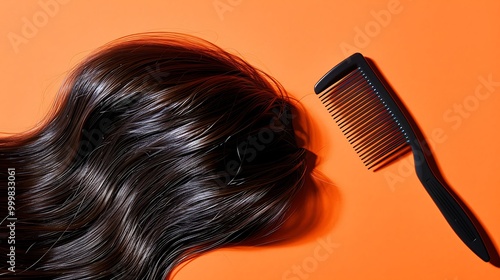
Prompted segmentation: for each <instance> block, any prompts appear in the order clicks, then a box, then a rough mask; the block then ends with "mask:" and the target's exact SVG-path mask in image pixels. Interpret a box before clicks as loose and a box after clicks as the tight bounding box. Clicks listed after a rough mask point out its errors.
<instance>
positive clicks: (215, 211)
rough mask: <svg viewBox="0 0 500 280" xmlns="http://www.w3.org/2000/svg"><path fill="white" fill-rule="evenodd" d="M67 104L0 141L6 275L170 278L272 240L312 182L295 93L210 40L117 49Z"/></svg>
mask: <svg viewBox="0 0 500 280" xmlns="http://www.w3.org/2000/svg"><path fill="white" fill-rule="evenodd" d="M58 96H59V98H58V99H57V102H56V103H55V105H54V107H53V110H52V111H51V113H50V114H49V115H48V116H47V118H46V119H45V121H44V122H43V123H42V125H39V126H38V127H36V128H35V129H32V130H30V131H27V132H25V133H21V134H16V135H10V136H4V137H3V138H1V139H0V186H1V187H0V188H1V191H2V193H1V195H0V197H1V203H0V214H1V217H2V219H3V222H2V227H1V229H0V239H1V246H0V247H1V256H2V258H7V262H6V261H5V259H4V260H2V261H1V262H0V267H1V271H0V273H1V274H2V279H11V278H12V279H14V278H16V277H20V278H22V279H61V280H62V279H160V278H165V277H168V276H169V275H171V273H172V270H173V269H174V268H175V267H176V266H178V265H179V264H181V263H183V262H185V261H186V260H190V259H192V258H194V257H196V256H199V255H200V254H202V253H204V252H207V251H210V250H214V249H217V248H221V247H225V246H233V245H242V244H243V245H244V244H250V243H252V242H255V241H256V240H257V241H258V242H260V241H262V242H264V241H263V240H266V238H269V237H270V236H271V235H272V234H273V233H274V232H276V231H277V230H278V229H280V227H281V226H282V225H283V224H284V221H285V219H286V217H287V213H288V211H289V209H290V206H291V203H292V200H294V198H295V197H296V196H297V193H298V191H299V190H300V189H301V187H302V186H303V183H304V173H305V170H306V164H305V150H304V149H303V148H300V147H298V145H297V143H296V140H295V135H294V129H293V126H292V117H293V114H292V112H293V111H294V110H295V108H294V106H293V103H292V101H291V100H290V97H288V95H287V93H286V92H285V90H284V89H283V87H282V86H281V85H280V84H279V83H278V82H277V81H276V80H274V79H273V78H272V77H270V76H269V75H266V74H265V73H263V72H262V71H260V70H258V69H256V68H254V67H252V66H251V65H250V64H248V63H247V62H245V61H244V60H243V59H241V58H239V57H238V56H236V55H233V54H230V53H228V52H226V51H224V50H222V49H221V48H219V47H217V46H215V45H213V44H211V43H209V42H207V41H204V40H202V39H198V38H195V37H191V36H187V35H181V34H175V33H146V34H138V35H132V36H127V37H124V38H121V39H118V40H116V41H113V42H111V43H109V44H107V45H105V46H104V47H102V48H100V49H98V50H97V51H95V52H93V53H92V54H90V55H89V56H88V57H87V58H86V59H85V60H84V61H83V62H82V63H81V64H79V65H78V66H77V67H76V68H75V69H73V71H72V72H71V73H70V74H69V76H68V77H67V78H66V80H65V81H64V83H63V85H62V87H61V88H60V92H59V95H58ZM6 225H11V226H6ZM259 240H260V241H259ZM12 253H14V254H15V256H14V257H12ZM12 260H14V262H12ZM9 261H10V263H9ZM12 267H15V268H12ZM9 268H10V269H9ZM14 270H15V272H14Z"/></svg>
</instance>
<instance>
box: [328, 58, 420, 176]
mask: <svg viewBox="0 0 500 280" xmlns="http://www.w3.org/2000/svg"><path fill="white" fill-rule="evenodd" d="M319 98H320V100H321V102H323V104H324V105H325V106H326V108H327V109H328V112H329V113H330V114H331V115H332V117H333V119H334V120H335V122H336V123H337V124H338V126H339V127H340V129H341V130H342V132H343V133H344V135H345V136H346V137H347V140H349V143H350V144H351V145H352V146H353V148H354V150H355V151H356V153H357V154H358V156H359V157H360V158H361V160H362V161H363V163H364V164H365V166H366V167H368V169H373V170H377V169H378V168H380V167H382V166H383V165H385V164H387V163H388V162H390V161H392V160H394V159H395V158H397V157H399V156H401V155H402V154H404V153H406V152H408V151H409V150H410V145H409V138H408V136H407V134H406V132H405V131H404V129H403V128H402V126H401V124H400V123H399V121H398V119H397V118H396V116H395V115H394V114H393V113H392V111H391V110H390V108H389V107H388V106H387V104H386V103H385V101H384V100H383V99H382V97H381V96H380V94H379V92H378V90H377V89H376V88H375V87H374V86H373V85H372V83H371V82H370V80H369V78H368V77H367V75H366V74H365V73H364V72H363V70H362V69H361V68H360V67H358V68H356V69H354V70H352V71H351V72H349V73H348V74H347V75H345V76H344V77H342V78H341V79H340V80H338V81H337V82H336V83H333V84H332V85H331V86H329V87H328V88H327V89H326V90H325V91H324V92H323V93H322V94H321V95H320V96H319Z"/></svg>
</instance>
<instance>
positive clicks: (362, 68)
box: [314, 53, 490, 262]
mask: <svg viewBox="0 0 500 280" xmlns="http://www.w3.org/2000/svg"><path fill="white" fill-rule="evenodd" d="M374 69H375V68H374V67H371V66H370V64H369V63H368V61H367V60H366V59H365V58H364V57H363V55H362V54H360V53H355V54H353V55H351V56H350V57H348V58H347V59H345V60H344V61H342V62H341V63H339V64H338V65H337V66H335V67H334V68H332V69H331V70H330V71H329V72H328V73H326V74H325V75H324V76H323V77H322V78H321V79H320V80H319V81H318V83H316V85H315V86H314V91H315V93H316V94H317V95H318V96H319V98H320V100H321V102H322V103H323V104H324V105H325V107H326V108H327V110H328V112H329V113H330V114H331V116H332V117H333V119H334V120H335V122H336V123H337V125H338V126H339V127H340V129H341V130H342V132H343V133H344V135H345V136H346V137H347V140H348V141H349V143H350V144H351V145H352V147H353V148H354V150H355V151H356V153H357V154H358V156H359V157H360V158H361V160H362V161H363V163H364V164H365V166H366V167H367V168H368V169H371V170H374V171H375V170H377V169H380V168H382V167H384V166H385V165H387V164H389V163H390V162H392V161H394V160H395V159H397V158H398V157H401V156H402V155H404V154H406V153H408V152H410V151H412V152H413V157H414V161H415V170H416V173H417V176H418V178H419V179H420V182H421V183H422V185H423V186H424V188H425V189H426V190H427V192H428V194H429V195H430V197H431V198H432V199H433V201H434V203H435V204H436V205H437V207H438V208H439V210H440V211H441V213H442V215H443V216H444V217H445V218H446V220H447V222H448V224H449V225H450V226H451V228H452V229H453V230H454V231H455V233H456V234H457V235H458V236H459V237H460V239H461V240H462V241H463V242H464V243H465V244H466V245H467V246H468V247H469V248H470V249H471V250H472V251H473V252H474V253H475V254H476V255H477V256H478V257H480V258H481V259H482V260H483V261H485V262H488V261H489V260H490V256H489V254H488V251H487V250H486V246H485V243H484V241H483V239H482V238H481V236H480V234H479V233H478V229H477V228H476V226H475V225H474V223H473V222H472V219H474V221H476V222H477V219H475V217H474V216H473V215H472V213H471V212H470V211H469V210H468V209H467V207H466V206H465V205H464V204H463V202H462V201H461V200H460V199H459V198H458V196H457V195H455V194H454V192H453V191H452V190H451V188H450V187H449V186H448V184H447V183H446V181H445V180H444V179H443V177H442V175H441V174H440V172H439V169H438V168H437V165H436V164H435V161H434V159H433V156H432V153H431V150H430V149H429V147H428V145H427V144H426V142H425V139H424V138H423V134H422V133H421V131H420V129H419V128H418V126H417V125H416V123H415V122H414V121H413V119H412V118H411V115H410V114H409V112H408V111H407V110H406V108H405V107H404V106H403V105H402V103H401V102H400V101H399V100H398V99H397V96H396V95H395V94H391V92H390V91H389V90H388V89H390V87H388V86H386V83H385V82H384V81H383V80H382V79H380V78H379V77H381V76H380V75H377V74H376V72H375V70H374ZM477 223H478V222H477Z"/></svg>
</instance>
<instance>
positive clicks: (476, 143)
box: [0, 0, 500, 280]
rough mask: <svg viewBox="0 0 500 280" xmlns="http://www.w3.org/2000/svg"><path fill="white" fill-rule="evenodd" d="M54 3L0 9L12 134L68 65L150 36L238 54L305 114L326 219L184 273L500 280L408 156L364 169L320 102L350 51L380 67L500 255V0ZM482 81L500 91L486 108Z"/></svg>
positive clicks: (3, 114) (1, 118)
mask: <svg viewBox="0 0 500 280" xmlns="http://www.w3.org/2000/svg"><path fill="white" fill-rule="evenodd" d="M54 1H55V0H40V1H2V2H0V21H1V23H2V24H1V25H0V58H1V64H0V73H1V75H0V84H1V87H2V90H1V93H0V131H2V132H10V133H15V132H22V131H25V130H27V129H30V128H32V127H33V126H35V125H36V124H37V122H39V121H40V120H41V119H42V118H43V117H44V116H45V115H46V114H47V112H48V110H49V108H50V105H51V104H52V102H53V100H54V97H55V94H56V91H57V88H58V87H59V85H60V83H61V81H62V78H63V77H64V76H65V75H66V74H67V71H68V70H69V69H70V68H71V67H72V66H74V65H75V64H76V63H78V62H79V61H80V60H81V59H82V58H83V57H85V56H86V55H87V54H88V53H89V52H90V51H92V50H93V49H95V48H97V47H99V46H101V45H103V44H105V43H106V42H108V41H110V40H112V39H115V38H118V37H121V36H124V35H128V34H131V33H137V32H145V31H176V32H183V33H189V34H193V35H197V36H199V37H202V38H205V39H207V40H209V41H212V42H214V43H216V44H218V45H220V46H222V47H224V48H225V49H227V50H229V51H231V52H235V53H239V54H240V55H241V56H243V57H244V58H245V59H247V60H248V61H250V62H251V63H253V64H254V65H255V66H257V67H259V68H262V69H263V70H265V71H266V72H268V73H270V74H271V75H273V76H274V77H276V78H277V79H278V80H279V81H281V82H282V83H283V85H284V86H285V87H286V88H287V89H288V90H289V91H290V93H291V94H292V95H293V96H295V97H297V98H298V99H300V100H301V103H302V104H303V106H304V108H305V109H306V111H307V115H306V114H302V116H301V118H302V120H301V121H302V123H305V124H307V125H308V126H307V130H306V133H307V135H308V138H309V140H308V144H307V147H308V148H309V149H310V150H311V151H312V152H314V153H316V154H317V156H318V159H317V165H316V167H315V171H314V172H313V176H314V177H315V178H316V179H315V181H316V183H317V185H318V188H319V190H320V192H319V194H320V198H321V200H322V201H323V202H324V203H323V205H324V206H323V208H322V209H318V213H317V216H318V217H322V218H318V219H319V220H320V222H319V223H318V225H317V226H315V227H314V228H312V229H310V230H307V231H306V230H304V232H303V234H302V235H301V236H299V237H297V238H295V239H293V240H291V241H290V242H286V243H283V244H279V245H274V246H266V247H252V248H231V249H223V250H218V251H215V252H212V253H209V254H206V255H204V256H202V257H199V258H197V259H196V260H194V261H192V262H190V263H188V264H186V265H185V266H183V267H182V268H181V269H179V270H178V271H177V273H176V275H175V277H174V279H175V280H185V279H242V280H244V279H252V280H253V279H275V280H280V279H283V280H286V279H290V280H297V279H311V280H314V279H339V280H340V279H438V280H463V279H500V268H497V267H495V266H493V265H491V264H489V263H484V262H482V261H481V260H480V259H479V258H478V257H476V256H475V255H474V254H473V253H472V252H471V251H470V250H469V249H468V248H467V247H466V246H465V245H464V244H462V242H461V241H460V240H459V238H458V237H457V236H456V235H455V234H454V232H453V231H452V230H451V228H450V227H449V226H448V224H447V223H446V221H445V220H444V218H443V217H442V216H441V214H440V213H439V211H438V209H437V207H436V206H435V205H434V203H433V202H432V201H431V199H430V197H429V196H428V195H427V193H426V192H425V190H424V188H423V187H422V185H421V184H420V182H419V181H418V179H417V177H416V175H415V174H414V172H413V171H412V163H411V156H410V155H408V156H406V157H405V158H404V159H403V160H400V161H398V162H395V163H394V164H392V165H390V166H388V167H387V168H385V169H382V170H380V171H379V172H375V173H374V172H371V171H368V170H366V169H365V167H364V166H363V164H362V162H361V160H360V159H359V158H358V157H357V155H356V154H355V152H354V150H353V149H352V148H351V147H350V146H349V144H348V142H347V140H346V139H345V137H344V136H343V135H342V133H341V132H340V130H339V129H338V127H337V126H336V124H335V123H334V122H333V120H331V118H330V116H329V115H328V113H327V112H326V110H325V109H324V107H323V106H322V104H321V103H320V102H319V100H318V99H317V97H316V96H315V95H314V94H313V86H314V84H315V83H316V81H317V80H318V79H319V78H320V77H321V76H322V75H323V74H324V73H326V71H328V70H329V69H330V68H331V67H333V66H334V65H335V64H337V63H339V62H340V61H341V60H342V59H344V58H345V57H346V56H347V55H348V54H350V53H351V52H352V51H361V52H362V53H363V54H364V55H366V56H368V57H370V58H372V59H373V60H374V61H375V62H376V63H377V65H378V66H379V68H380V70H381V71H382V73H383V74H384V75H385V76H386V78H387V79H388V80H389V81H390V83H391V84H392V86H393V88H394V89H395V91H396V92H397V94H398V96H399V97H400V99H402V100H403V101H404V102H405V104H406V105H407V107H408V109H409V110H410V112H411V113H412V114H413V116H414V117H415V119H416V121H417V122H418V123H419V125H420V127H421V128H422V130H423V132H424V134H425V135H426V136H427V137H428V139H430V140H431V144H432V148H433V149H434V152H435V157H436V159H437V161H438V163H439V165H440V167H441V169H442V171H443V174H444V176H445V177H446V179H447V180H448V182H449V183H450V185H451V186H452V187H453V189H454V190H455V191H456V192H457V193H458V194H460V196H461V197H463V199H464V200H465V201H466V202H467V204H468V205H469V206H470V208H471V209H472V210H473V212H474V213H475V214H476V215H477V217H478V219H479V220H480V221H481V222H482V223H483V225H484V226H485V228H486V230H487V232H488V233H489V234H490V237H491V239H492V240H493V243H494V244H495V246H496V247H499V242H500V203H498V200H499V198H500V173H499V172H498V171H499V167H500V164H499V162H498V158H500V149H499V147H498V145H497V143H498V140H497V138H496V137H499V136H500V133H499V128H500V122H499V120H500V110H498V108H499V107H500V96H499V95H500V83H498V82H500V66H499V65H498V62H499V61H500V60H499V58H500V52H499V51H498V50H499V49H500V36H499V35H500V34H499V33H500V32H499V31H500V17H499V12H500V2H499V1H448V2H446V3H447V4H444V3H445V1H418V0H413V1H411V0H400V1H398V0H377V1H373V0H370V1H368V0H356V1H338V0H335V1H332V0H324V1H319V0H317V1H264V0H259V1H255V0H254V1H250V0H216V1H214V0H187V1H186V0H184V1H167V0H162V1H123V0H114V1H78V0H72V1H68V0H65V1H62V0H60V1H59V2H54ZM438 2H439V3H438ZM43 3H52V6H50V5H49V6H47V5H44V4H43ZM54 3H56V4H55V5H54ZM216 6H217V7H218V9H217V8H216ZM31 24H33V26H32V28H31V29H30V28H29V27H27V26H29V25H31ZM16 36H17V37H16ZM13 38H17V39H16V40H17V41H16V40H14V41H12V40H13ZM19 38H23V40H22V41H19V40H20V39H19ZM346 49H347V50H346ZM481 79H486V80H487V79H490V80H492V81H494V82H492V83H491V85H490V86H489V87H484V86H483V88H482V93H483V94H486V93H489V95H488V96H486V97H484V95H483V97H484V98H482V100H479V99H478V98H477V97H476V96H475V95H474V94H475V90H476V88H477V87H478V86H480V85H481ZM485 90H489V91H485ZM458 106H462V107H463V108H464V112H462V113H459V112H458V111H456V110H458V109H457V108H458ZM306 116H307V118H306ZM320 174H322V176H325V177H327V178H324V179H320V178H319V176H320ZM325 244H326V245H325Z"/></svg>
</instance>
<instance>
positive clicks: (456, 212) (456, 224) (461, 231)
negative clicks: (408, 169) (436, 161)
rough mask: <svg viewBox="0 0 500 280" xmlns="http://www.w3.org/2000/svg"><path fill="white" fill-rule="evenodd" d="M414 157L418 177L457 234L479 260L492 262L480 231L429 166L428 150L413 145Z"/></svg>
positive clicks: (415, 144)
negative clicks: (426, 154)
mask: <svg viewBox="0 0 500 280" xmlns="http://www.w3.org/2000/svg"><path fill="white" fill-rule="evenodd" d="M411 146H412V151H413V156H414V159H415V169H416V172H417V176H418V178H419V179H420V182H422V185H423V186H424V187H425V189H426V190H427V192H428V193H429V195H430V197H431V198H432V200H434V203H435V204H436V205H437V207H438V208H439V210H440V211H441V213H442V214H443V216H444V217H445V218H446V221H448V224H450V226H451V228H452V229H453V230H454V231H455V233H456V234H457V235H458V236H459V237H460V239H462V241H463V242H464V243H465V244H466V245H467V247H469V248H470V249H471V250H472V251H473V252H474V253H475V254H476V255H477V256H478V257H479V258H481V259H482V260H483V261H485V262H488V261H490V255H489V254H488V251H487V250H486V246H485V245H484V242H483V240H482V238H481V235H480V234H479V232H478V230H477V229H476V227H475V226H474V223H473V222H472V221H471V218H470V217H469V216H468V215H467V213H466V211H465V210H464V209H463V207H462V206H461V205H460V203H459V202H458V201H459V200H458V199H457V198H455V196H454V195H453V194H452V193H451V192H450V191H448V190H449V187H448V186H447V185H446V182H445V181H444V180H440V179H439V177H440V176H436V175H435V174H434V172H433V171H432V170H433V169H432V168H431V167H430V166H429V162H428V161H427V159H426V156H425V153H426V152H427V151H425V150H427V149H425V148H422V147H421V146H420V144H417V143H413V144H412V145H411Z"/></svg>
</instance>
